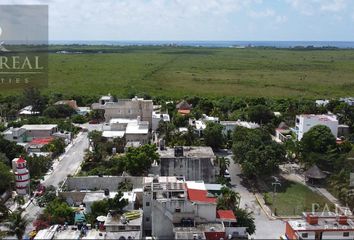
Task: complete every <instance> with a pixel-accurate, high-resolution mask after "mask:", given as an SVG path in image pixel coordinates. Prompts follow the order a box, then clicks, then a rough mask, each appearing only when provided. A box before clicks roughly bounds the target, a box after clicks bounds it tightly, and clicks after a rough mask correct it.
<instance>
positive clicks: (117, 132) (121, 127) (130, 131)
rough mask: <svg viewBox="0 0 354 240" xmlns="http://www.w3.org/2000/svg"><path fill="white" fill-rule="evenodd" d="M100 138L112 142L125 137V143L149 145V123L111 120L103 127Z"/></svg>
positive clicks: (137, 120) (131, 120)
mask: <svg viewBox="0 0 354 240" xmlns="http://www.w3.org/2000/svg"><path fill="white" fill-rule="evenodd" d="M102 130H103V132H102V136H103V137H106V138H108V139H109V140H113V139H114V138H123V137H125V141H126V143H128V142H139V143H140V144H141V145H144V144H147V143H149V140H150V131H149V122H147V121H140V117H137V118H136V119H127V118H113V119H111V120H110V121H109V123H108V124H106V125H105V126H103V129H102Z"/></svg>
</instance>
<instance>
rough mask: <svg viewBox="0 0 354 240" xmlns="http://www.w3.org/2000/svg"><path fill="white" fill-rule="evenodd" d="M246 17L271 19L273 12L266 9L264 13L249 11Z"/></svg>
mask: <svg viewBox="0 0 354 240" xmlns="http://www.w3.org/2000/svg"><path fill="white" fill-rule="evenodd" d="M248 15H249V16H250V17H253V18H263V17H273V16H274V15H275V11H274V10H273V9H269V8H268V9H266V10H264V11H250V12H249V14H248Z"/></svg>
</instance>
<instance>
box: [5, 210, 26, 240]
mask: <svg viewBox="0 0 354 240" xmlns="http://www.w3.org/2000/svg"><path fill="white" fill-rule="evenodd" d="M22 212H23V210H16V211H15V212H13V213H11V214H10V215H9V222H8V223H7V224H6V225H7V227H8V229H9V231H8V234H12V235H16V237H17V239H18V240H22V239H23V235H24V234H25V231H26V226H27V225H28V223H29V222H28V220H27V219H25V218H24V217H22Z"/></svg>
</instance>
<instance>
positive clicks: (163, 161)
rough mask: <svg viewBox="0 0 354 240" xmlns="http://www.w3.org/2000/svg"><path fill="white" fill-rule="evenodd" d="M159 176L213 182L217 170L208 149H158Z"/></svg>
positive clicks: (211, 153)
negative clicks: (182, 177)
mask: <svg viewBox="0 0 354 240" xmlns="http://www.w3.org/2000/svg"><path fill="white" fill-rule="evenodd" d="M158 153H159V155H160V165H159V168H160V175H161V176H184V177H185V178H186V180H195V181H197V180H203V181H205V182H208V183H212V182H215V180H216V177H215V176H216V174H217V173H218V168H217V166H216V165H214V160H215V158H216V157H215V154H214V152H213V150H212V149H211V148H210V147H175V148H162V149H161V148H160V149H159V150H158Z"/></svg>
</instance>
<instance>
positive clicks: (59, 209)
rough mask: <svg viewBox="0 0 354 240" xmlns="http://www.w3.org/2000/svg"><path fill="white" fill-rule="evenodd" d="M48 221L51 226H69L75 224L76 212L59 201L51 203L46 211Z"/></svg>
mask: <svg viewBox="0 0 354 240" xmlns="http://www.w3.org/2000/svg"><path fill="white" fill-rule="evenodd" d="M44 215H45V217H46V219H48V220H50V223H51V224H64V223H65V222H68V223H69V224H73V223H74V210H73V209H72V208H71V207H70V206H69V205H68V204H67V203H66V202H63V201H61V200H59V199H55V200H53V201H51V202H50V203H49V204H48V205H47V206H46V208H45V209H44Z"/></svg>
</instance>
